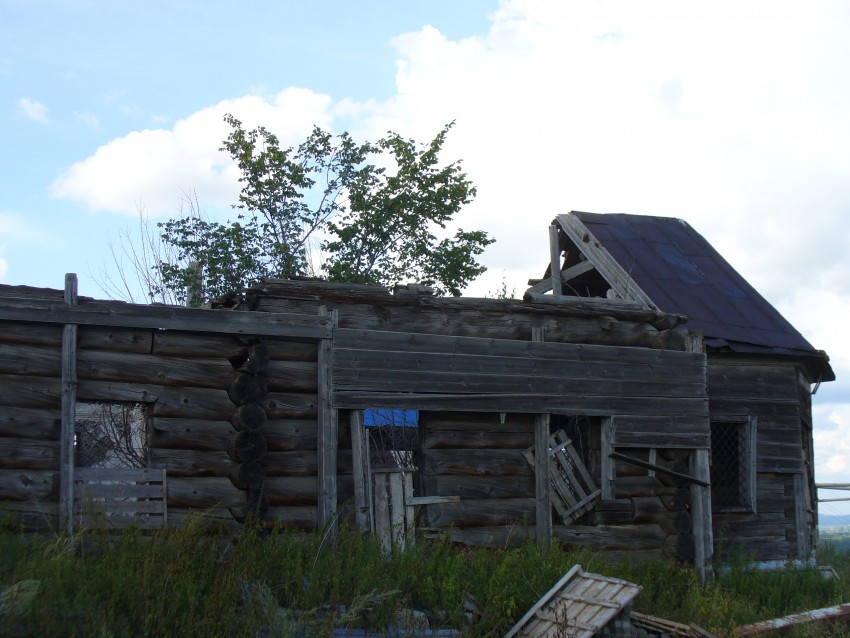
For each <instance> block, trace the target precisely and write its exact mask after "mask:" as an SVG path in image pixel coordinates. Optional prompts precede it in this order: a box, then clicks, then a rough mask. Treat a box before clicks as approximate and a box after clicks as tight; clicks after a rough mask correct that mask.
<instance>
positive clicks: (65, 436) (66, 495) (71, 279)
mask: <svg viewBox="0 0 850 638" xmlns="http://www.w3.org/2000/svg"><path fill="white" fill-rule="evenodd" d="M65 303H66V304H68V305H69V306H75V305H76V304H77V275H76V274H74V273H68V274H66V275H65ZM76 421H77V325H76V324H72V323H69V324H65V328H64V330H63V332H62V431H61V435H60V436H61V439H60V442H59V471H60V476H59V518H60V520H61V525H63V526H64V527H65V530H66V531H67V532H68V534H69V535H70V534H73V533H74V436H75V424H76Z"/></svg>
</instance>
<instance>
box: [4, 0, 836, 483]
mask: <svg viewBox="0 0 850 638" xmlns="http://www.w3.org/2000/svg"><path fill="white" fill-rule="evenodd" d="M848 78H850V3H847V2H845V1H844V0H833V1H829V0H812V1H809V2H799V1H797V0H794V1H783V0H770V1H765V0H748V1H747V2H740V1H731V0H711V1H701V0H693V1H690V2H681V1H677V0H643V1H641V2H632V1H628V0H593V1H590V0H589V1H586V2H585V1H579V0H563V1H558V2H556V1H554V0H552V1H548V0H503V1H502V2H498V1H497V0H486V1H485V0H463V2H460V1H458V0H454V1H452V2H449V1H447V0H445V1H444V0H428V1H425V0H407V1H405V2H391V1H389V0H371V1H362V2H350V1H342V0H324V1H313V2H271V1H268V2H262V3H261V2H243V3H239V4H238V5H237V4H236V3H230V2H221V1H217V0H207V1H204V2H199V1H197V2H185V1H183V2H181V1H178V0H172V1H170V2H161V1H158V0H153V1H150V0H149V1H146V2H114V1H107V0H99V1H94V0H88V1H86V0H0V282H2V283H8V284H27V285H35V286H47V287H61V286H62V282H63V275H64V273H65V272H76V273H78V274H79V276H80V289H81V293H82V294H86V295H90V296H103V293H102V292H101V290H100V289H99V288H98V287H97V285H96V282H95V278H94V277H93V276H92V275H93V274H97V273H98V272H99V271H100V270H101V269H103V268H104V267H106V268H109V267H111V261H110V256H109V245H110V237H111V238H112V241H113V242H114V241H115V239H116V237H118V236H119V235H120V233H122V232H132V231H133V229H134V228H135V227H136V225H137V216H138V212H139V211H140V210H142V211H143V212H144V213H145V214H147V215H148V216H149V217H150V219H151V220H153V221H156V220H163V219H165V218H167V217H168V216H169V215H173V214H175V213H176V212H177V211H178V210H179V204H180V200H181V197H182V196H183V195H184V194H185V193H195V194H197V197H198V201H199V203H200V205H201V207H202V208H203V209H204V210H206V211H208V212H209V213H210V214H211V215H212V216H214V217H215V216H221V215H226V214H227V211H228V206H229V204H230V203H232V202H233V201H235V199H236V195H237V194H238V185H237V183H236V181H235V172H234V170H233V167H232V166H231V165H229V164H228V162H227V158H225V157H222V154H221V153H219V152H218V150H217V149H218V147H219V146H220V142H221V140H222V139H223V138H224V136H225V135H226V133H227V131H226V129H225V127H224V125H223V123H222V122H221V116H222V115H223V114H224V113H225V112H232V113H234V114H235V115H236V116H237V117H239V118H241V119H242V120H243V121H244V122H245V123H246V124H247V125H249V126H255V125H258V124H264V125H266V126H267V127H268V128H270V129H271V130H273V131H274V132H276V133H278V135H279V136H280V137H281V139H282V140H283V141H284V142H285V143H288V144H292V143H297V142H298V141H299V140H300V139H303V137H304V136H305V134H306V132H307V131H309V129H310V127H311V126H312V125H313V124H318V125H321V126H324V127H326V128H330V129H332V130H334V131H335V132H341V131H342V130H350V131H351V132H352V133H353V134H354V135H355V136H357V137H359V138H366V139H374V138H375V137H377V136H379V135H381V134H383V133H384V132H385V131H387V130H389V129H392V130H395V131H398V132H399V133H401V134H403V135H405V136H410V137H414V138H416V139H419V140H426V139H430V138H431V137H433V135H434V134H436V132H437V131H438V130H439V129H440V128H441V127H442V125H444V124H445V123H446V122H449V121H451V120H457V125H456V126H455V128H454V129H453V130H452V132H451V134H450V137H449V140H448V141H447V143H446V146H445V148H444V156H445V158H446V159H447V160H454V159H463V161H464V167H465V169H466V170H467V171H468V173H469V174H470V176H471V177H472V178H473V180H474V181H475V182H476V184H477V186H478V191H479V195H478V198H477V199H476V201H475V202H474V203H473V204H472V205H471V206H469V207H468V209H467V210H466V211H465V212H464V213H463V217H462V219H461V224H462V225H463V226H464V227H465V228H483V229H486V230H488V231H490V232H491V233H492V234H493V235H494V236H495V237H496V239H497V243H496V244H495V245H493V246H492V247H490V248H489V249H488V251H487V252H486V253H485V255H484V262H485V264H486V265H488V266H489V267H490V272H488V273H487V274H486V275H485V276H484V277H483V278H482V279H481V281H480V282H477V283H476V284H473V286H471V287H470V290H469V293H470V294H479V295H480V294H483V293H485V292H487V291H493V290H496V289H497V288H498V287H499V285H500V283H501V280H502V277H504V278H505V281H506V283H507V285H508V288H509V289H515V290H516V292H517V294H521V292H522V291H523V289H524V286H525V281H526V280H527V279H528V278H529V277H537V276H539V275H540V272H541V269H542V267H543V265H544V264H545V262H546V260H547V244H546V227H547V225H548V223H549V221H550V220H551V219H552V218H553V217H554V215H555V214H558V213H562V212H567V211H569V210H571V209H576V210H588V211H592V212H600V213H605V212H624V213H638V214H653V215H667V216H675V217H680V218H683V219H686V220H687V221H688V222H689V223H691V225H693V226H694V227H695V228H696V229H697V230H698V231H700V232H701V233H702V234H703V235H704V236H705V237H706V238H707V239H708V240H709V241H710V242H712V244H714V245H715V247H717V248H718V250H720V252H721V253H722V254H724V256H725V257H726V258H727V259H729V260H730V261H731V262H732V264H733V265H734V266H735V267H736V268H738V269H739V270H740V271H741V272H742V274H743V275H744V276H745V277H746V278H748V279H749V280H750V281H751V282H752V283H753V284H754V285H755V286H756V287H757V288H758V289H759V290H760V291H761V292H762V293H763V294H764V295H765V296H766V297H767V298H768V299H769V300H770V301H771V302H772V303H773V304H774V305H775V306H777V307H778V308H779V309H780V311H781V312H783V314H785V316H786V317H788V319H789V320H790V321H791V322H792V323H793V324H794V325H795V326H797V328H798V329H800V330H801V332H803V334H804V335H805V336H806V337H807V338H808V339H809V341H810V342H812V343H813V344H814V345H815V346H816V347H818V348H822V349H824V350H826V351H827V352H828V353H829V354H830V356H831V357H832V360H833V364H834V367H835V369H836V372H837V373H838V375H839V381H838V382H836V383H831V384H825V385H824V386H822V387H821V389H820V391H819V393H818V395H817V402H816V428H817V437H816V440H817V446H818V472H819V479H820V480H823V481H826V480H829V481H842V480H843V481H848V480H850V380H848V379H850V337H848V333H847V330H846V326H845V324H846V322H847V318H848V317H850V276H849V275H850V251H848V249H847V247H848V245H850V189H848V186H847V185H848V184H850V81H848Z"/></svg>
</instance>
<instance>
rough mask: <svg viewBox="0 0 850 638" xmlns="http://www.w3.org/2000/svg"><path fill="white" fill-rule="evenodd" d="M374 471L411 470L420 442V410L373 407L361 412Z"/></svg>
mask: <svg viewBox="0 0 850 638" xmlns="http://www.w3.org/2000/svg"><path fill="white" fill-rule="evenodd" d="M363 425H365V426H366V431H367V432H368V435H369V459H370V465H371V467H372V468H374V469H393V468H400V469H408V468H413V467H414V464H413V460H414V456H415V454H416V447H417V443H418V440H419V410H404V409H398V408H395V409H393V408H373V409H369V410H364V411H363Z"/></svg>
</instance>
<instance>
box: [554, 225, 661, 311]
mask: <svg viewBox="0 0 850 638" xmlns="http://www.w3.org/2000/svg"><path fill="white" fill-rule="evenodd" d="M556 221H557V223H558V225H559V226H560V227H561V229H562V230H563V231H564V233H566V235H567V237H568V238H569V239H570V240H571V241H572V242H573V243H574V244H575V245H576V247H577V248H578V249H579V250H580V251H581V252H582V253H584V255H585V257H587V260H588V261H589V262H591V263H592V264H593V267H594V268H596V270H597V271H598V272H599V274H600V275H602V277H603V278H604V279H605V281H607V282H608V284H609V285H610V286H611V288H612V289H613V290H614V291H615V292H616V293H617V294H618V295H619V296H620V297H621V298H622V299H627V300H629V301H634V302H637V303H639V304H641V305H642V306H644V307H645V308H649V309H652V310H656V309H657V306H656V305H655V303H654V302H653V301H652V299H650V298H649V295H647V294H646V293H645V292H644V291H643V290H641V289H640V286H638V285H637V283H636V282H635V280H634V279H632V277H631V276H630V275H629V273H627V272H626V271H625V270H624V269H623V267H622V266H621V265H620V264H619V263H618V262H617V260H616V259H614V258H613V257H612V256H611V253H609V252H608V251H607V250H606V249H605V248H604V247H603V246H602V244H600V243H599V240H597V239H596V237H594V236H593V233H591V232H590V230H589V229H588V228H587V226H585V225H584V224H583V223H582V222H581V220H580V219H579V218H578V217H576V216H575V215H573V214H572V213H570V214H567V215H558V216H557V218H556ZM559 283H560V281H559Z"/></svg>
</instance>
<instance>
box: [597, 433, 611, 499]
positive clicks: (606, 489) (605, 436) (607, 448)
mask: <svg viewBox="0 0 850 638" xmlns="http://www.w3.org/2000/svg"><path fill="white" fill-rule="evenodd" d="M599 440H600V445H599V447H600V448H601V450H600V457H601V458H600V474H601V479H602V485H600V487H601V488H602V499H603V500H606V501H608V500H611V499H613V498H614V459H612V458H611V457H610V454H611V452H613V451H614V417H610V416H607V417H604V418H603V419H602V425H601V427H600V432H599Z"/></svg>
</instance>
